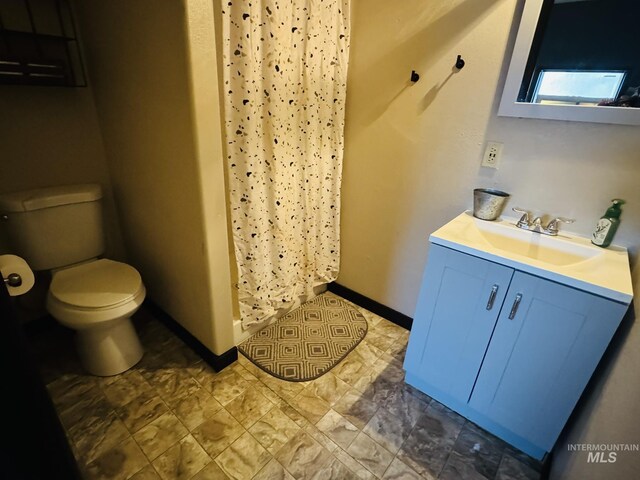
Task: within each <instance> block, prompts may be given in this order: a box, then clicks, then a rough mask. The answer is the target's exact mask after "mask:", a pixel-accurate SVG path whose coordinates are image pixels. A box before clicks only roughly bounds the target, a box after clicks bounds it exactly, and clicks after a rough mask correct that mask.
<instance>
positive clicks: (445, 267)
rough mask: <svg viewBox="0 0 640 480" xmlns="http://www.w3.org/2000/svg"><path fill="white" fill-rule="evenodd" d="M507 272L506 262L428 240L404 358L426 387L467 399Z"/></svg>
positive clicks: (504, 288)
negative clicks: (426, 253)
mask: <svg viewBox="0 0 640 480" xmlns="http://www.w3.org/2000/svg"><path fill="white" fill-rule="evenodd" d="M512 275H513V270H512V269H511V268H508V267H504V266H502V265H498V264H496V263H493V262H489V261H486V260H482V259H479V258H476V257H473V256H471V255H466V254H464V253H460V252H456V251H455V250H450V249H448V248H445V247H441V246H439V245H431V247H430V249H429V259H428V262H427V267H426V269H425V273H424V278H423V281H422V287H421V291H420V295H419V299H418V305H417V308H416V313H415V315H414V319H413V326H412V328H411V336H410V338H409V345H408V347H407V354H406V357H405V363H404V367H405V370H407V373H409V374H411V375H415V376H416V377H418V378H419V379H420V380H421V381H422V382H424V383H426V384H427V385H428V386H429V390H428V391H426V393H428V394H430V395H432V396H436V397H437V398H439V399H440V400H441V401H446V398H443V394H444V396H448V397H452V398H454V399H456V400H460V401H462V402H464V403H466V402H467V401H468V400H469V395H470V394H471V390H472V388H473V383H474V381H475V379H476V376H477V374H478V369H479V368H480V364H481V363H482V358H483V356H484V353H485V351H486V349H487V344H488V342H489V339H490V338H491V333H492V332H493V328H494V326H495V323H496V320H497V317H498V312H499V311H500V306H501V305H502V302H503V300H504V297H505V294H506V291H507V289H508V286H509V281H510V280H511V276H512ZM492 291H493V292H494V293H493V294H492ZM490 297H493V298H492V301H491V303H489V299H490Z"/></svg>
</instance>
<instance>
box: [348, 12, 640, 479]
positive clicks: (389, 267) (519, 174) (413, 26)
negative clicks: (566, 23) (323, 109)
mask: <svg viewBox="0 0 640 480" xmlns="http://www.w3.org/2000/svg"><path fill="white" fill-rule="evenodd" d="M522 5H523V2H522V1H518V0H473V1H471V0H467V1H461V0H450V1H445V0H429V1H424V0H407V1H403V2H387V1H384V0H368V1H366V2H365V1H363V0H353V3H352V9H353V17H352V42H351V57H350V70H349V84H348V98H347V118H346V130H345V142H346V146H345V160H344V179H343V190H342V205H343V212H342V215H343V217H342V219H343V221H342V264H341V272H340V277H339V279H338V282H339V283H341V284H343V285H345V286H346V287H349V288H351V289H353V290H355V291H357V292H359V293H362V294H364V295H366V296H368V297H370V298H373V299H374V300H376V301H378V302H380V303H382V304H384V305H387V306H389V307H391V308H394V309H396V310H398V311H400V312H402V313H405V314H407V315H410V316H412V315H413V313H414V308H415V304H416V299H417V293H418V288H419V285H420V278H421V275H422V270H423V268H424V264H425V261H426V255H427V250H428V236H429V234H430V233H431V232H433V231H434V230H436V229H437V228H438V227H440V226H441V225H443V224H444V223H446V222H447V221H448V220H450V219H451V218H453V217H454V216H456V215H457V214H459V213H460V212H461V211H463V210H465V209H468V208H471V206H472V189H473V188H474V187H477V186H496V187H499V188H501V189H504V190H507V191H509V192H511V193H512V195H513V197H512V199H511V202H510V206H520V207H524V208H529V209H531V210H536V211H538V212H539V213H549V214H556V215H562V216H568V217H572V218H575V219H576V220H577V221H576V223H575V224H574V225H572V227H573V228H572V230H574V231H576V232H579V233H583V234H589V233H590V231H591V229H592V227H593V225H594V224H595V222H596V220H597V218H599V217H600V216H601V215H602V214H603V213H604V210H605V209H606V208H607V206H608V203H609V200H610V199H611V198H614V197H622V198H625V199H626V200H627V201H628V203H629V204H628V206H627V207H626V208H625V213H624V214H623V217H622V226H621V227H620V230H619V232H618V235H617V237H616V243H620V244H623V245H626V246H628V247H630V248H631V250H632V251H633V252H634V254H635V252H636V251H637V249H638V245H639V244H640V209H638V205H640V189H638V185H639V184H640V183H639V182H640V168H639V164H638V162H639V161H640V159H639V158H638V153H637V152H638V151H640V135H638V131H637V127H626V126H610V125H597V124H587V123H569V122H559V121H545V120H529V119H512V118H499V117H497V115H496V112H497V105H498V101H499V95H500V92H501V89H502V85H503V82H504V77H505V73H506V65H507V61H508V55H509V54H510V51H511V48H512V47H513V38H514V36H513V35H514V33H515V26H513V27H512V23H513V22H514V15H515V16H516V17H518V16H519V14H520V11H521V9H522ZM516 25H517V22H516ZM458 54H462V55H463V57H464V58H465V60H466V61H467V66H466V67H465V68H464V69H463V70H462V71H460V72H458V73H454V72H453V70H452V67H453V65H454V63H455V60H456V57H457V55H458ZM412 69H415V70H416V71H418V72H419V73H420V75H421V77H422V78H421V80H420V81H419V82H418V83H417V84H415V85H411V84H410V83H409V76H410V72H411V70H412ZM488 140H495V141H499V142H502V143H504V151H503V158H502V163H501V167H500V169H499V170H498V171H493V170H485V169H481V168H480V160H481V157H482V153H483V150H484V146H485V144H486V141H488ZM634 279H635V286H636V290H640V281H639V280H640V279H639V275H638V272H637V269H636V271H635V272H634ZM639 337H640V330H639V329H638V328H637V327H632V329H631V332H630V333H629V335H628V336H627V337H626V341H624V342H622V343H623V346H622V348H621V351H620V353H619V355H617V357H616V356H615V355H614V357H616V358H614V359H613V360H612V361H611V362H610V363H611V364H612V365H611V374H610V375H608V376H607V378H606V380H601V381H600V383H599V384H598V385H596V388H595V389H594V393H593V395H591V397H590V399H591V401H590V402H588V403H587V405H586V406H585V408H583V409H582V412H583V414H582V415H581V416H580V417H579V418H578V421H577V422H576V426H575V428H574V429H573V430H572V434H573V436H572V441H574V442H600V441H619V442H624V441H631V439H632V437H633V436H634V435H635V441H640V438H639V435H638V434H637V432H639V431H640V425H639V422H640V420H638V419H640V416H639V415H638V414H637V413H638V407H637V404H638V400H637V399H638V398H639V396H640V379H638V376H637V375H636V374H635V370H636V367H635V366H634V365H637V364H638V360H639V359H638V353H637V352H638V351H639V349H638V346H639V342H640V338H639ZM562 453H563V452H560V453H559V454H558V458H557V459H556V464H557V465H558V468H561V469H562V473H561V475H556V478H576V479H585V478H613V477H611V476H609V477H607V476H606V475H605V472H606V474H612V472H613V471H614V470H613V469H616V470H615V471H616V472H625V471H629V469H631V468H636V469H638V468H640V455H635V456H633V455H631V456H627V457H624V456H623V457H622V458H621V459H620V460H619V461H618V463H616V464H615V465H613V466H609V465H605V466H600V467H598V468H594V467H593V466H592V465H587V464H586V460H585V459H584V458H582V457H578V456H577V455H575V454H574V455H571V456H567V455H566V454H565V455H563V454H562ZM625 469H626V470H625ZM590 475H591V476H590ZM593 475H596V476H593ZM598 475H600V476H598ZM618 478H625V477H622V476H620V477H618Z"/></svg>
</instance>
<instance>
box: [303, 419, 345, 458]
mask: <svg viewBox="0 0 640 480" xmlns="http://www.w3.org/2000/svg"><path fill="white" fill-rule="evenodd" d="M303 430H304V431H305V432H306V433H307V434H308V435H310V436H311V438H313V439H314V440H315V441H316V442H318V443H319V444H320V445H322V446H323V447H324V448H326V449H327V450H328V451H329V452H331V453H333V452H334V451H336V450H339V449H340V447H339V446H338V444H337V443H336V442H334V441H333V440H331V439H330V438H329V437H327V436H326V435H325V434H324V433H322V432H321V431H320V430H318V427H316V426H315V425H312V424H308V425H306V426H305V427H304V428H303Z"/></svg>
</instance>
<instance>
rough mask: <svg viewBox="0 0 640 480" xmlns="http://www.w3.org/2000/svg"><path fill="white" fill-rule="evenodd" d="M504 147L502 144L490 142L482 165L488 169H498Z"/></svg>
mask: <svg viewBox="0 0 640 480" xmlns="http://www.w3.org/2000/svg"><path fill="white" fill-rule="evenodd" d="M502 146H503V145H502V143H498V142H488V143H487V148H486V150H485V151H484V157H482V164H481V165H482V166H483V167H488V168H498V165H499V164H500V157H501V156H502Z"/></svg>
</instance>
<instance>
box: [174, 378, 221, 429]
mask: <svg viewBox="0 0 640 480" xmlns="http://www.w3.org/2000/svg"><path fill="white" fill-rule="evenodd" d="M221 408H222V405H220V403H219V402H218V401H217V400H216V399H215V398H213V396H212V395H211V394H210V393H209V392H207V391H206V390H205V389H204V388H202V387H200V388H199V389H198V390H196V391H195V392H194V393H193V394H191V395H189V396H188V397H184V398H182V399H180V400H179V401H177V402H176V403H175V404H174V406H173V413H174V414H175V415H176V417H178V419H179V420H180V421H181V422H182V423H183V424H184V426H185V427H187V428H188V429H189V430H193V429H195V428H196V427H197V426H198V425H200V424H201V423H202V422H204V421H205V420H207V419H209V418H211V417H212V416H213V415H214V414H215V413H216V412H218V411H219V410H220V409H221Z"/></svg>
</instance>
